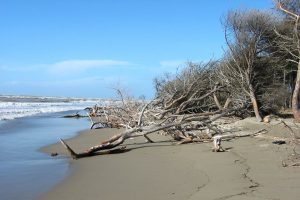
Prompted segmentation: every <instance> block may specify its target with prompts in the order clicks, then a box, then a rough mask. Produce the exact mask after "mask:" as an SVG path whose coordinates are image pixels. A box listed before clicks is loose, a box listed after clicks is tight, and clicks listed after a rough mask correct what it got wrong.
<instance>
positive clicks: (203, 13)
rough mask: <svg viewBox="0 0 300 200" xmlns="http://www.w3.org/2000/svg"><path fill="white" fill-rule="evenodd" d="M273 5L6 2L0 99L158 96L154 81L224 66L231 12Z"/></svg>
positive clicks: (0, 16)
mask: <svg viewBox="0 0 300 200" xmlns="http://www.w3.org/2000/svg"><path fill="white" fill-rule="evenodd" d="M272 6H273V5H272V1H271V0H210V1H204V0H203V1H202V0H26V1H24V0H19V1H18V0H0V27H1V29H0V30H1V32H0V72H1V73H0V94H15V95H21V94H22V95H46V96H72V97H103V98H110V97H115V94H114V91H113V90H112V87H115V86H116V85H121V87H123V88H125V89H126V90H127V91H128V93H129V94H131V95H133V96H135V97H139V96H140V95H145V96H146V97H147V98H151V97H153V95H154V89H153V82H152V81H153V78H154V77H157V76H160V75H162V74H163V73H164V72H173V73H174V72H175V71H176V69H177V67H178V66H183V63H184V62H186V61H204V62H205V61H208V60H210V59H211V58H213V59H218V58H220V57H221V56H222V54H223V49H222V48H226V45H225V43H224V33H223V28H222V25H221V23H220V21H221V19H222V18H223V17H224V16H225V14H226V13H227V12H228V10H232V9H238V8H241V9H246V8H257V9H264V10H265V9H271V8H272Z"/></svg>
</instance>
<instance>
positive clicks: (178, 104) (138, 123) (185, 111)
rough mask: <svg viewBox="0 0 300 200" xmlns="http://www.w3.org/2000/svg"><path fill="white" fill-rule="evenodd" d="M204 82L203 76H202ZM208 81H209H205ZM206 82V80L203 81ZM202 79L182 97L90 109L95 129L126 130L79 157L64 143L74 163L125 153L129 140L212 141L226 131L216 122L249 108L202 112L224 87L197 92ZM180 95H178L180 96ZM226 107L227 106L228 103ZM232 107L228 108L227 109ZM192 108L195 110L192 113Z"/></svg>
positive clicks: (78, 154)
mask: <svg viewBox="0 0 300 200" xmlns="http://www.w3.org/2000/svg"><path fill="white" fill-rule="evenodd" d="M202 78H203V76H202ZM205 78H208V77H205ZM201 80H202V81H203V79H201ZM198 81H200V79H194V80H193V81H191V82H190V83H189V84H188V83H186V85H185V86H186V88H187V89H186V88H182V90H181V91H180V92H181V94H180V95H172V96H168V95H164V96H161V97H159V98H157V99H155V100H153V101H150V102H147V101H134V100H131V99H126V100H125V99H123V95H122V99H121V101H118V102H114V103H113V104H112V105H101V106H97V105H96V106H94V107H92V108H87V109H86V110H88V111H89V113H88V115H89V117H90V119H91V122H92V126H91V128H94V127H95V125H101V127H109V128H120V127H122V128H124V129H125V130H124V132H122V133H120V134H116V135H114V136H112V137H111V138H109V139H108V140H106V141H103V142H101V143H100V144H99V145H96V146H92V147H90V148H89V149H87V150H86V151H84V152H79V153H76V152H75V151H74V150H73V149H72V148H71V147H70V146H69V145H68V144H67V143H66V142H65V141H64V140H62V139H61V143H62V144H63V145H64V147H65V148H66V149H67V150H68V152H69V153H70V154H71V156H72V157H73V158H74V159H78V158H82V157H87V156H92V155H95V153H97V154H98V152H103V151H106V152H108V153H109V152H110V151H111V150H116V151H122V150H124V148H125V147H124V146H122V147H121V148H119V146H120V145H121V144H123V143H124V142H125V141H126V140H127V139H129V138H136V137H144V138H145V139H146V140H147V141H148V142H153V141H152V140H151V139H150V137H149V136H148V135H150V134H151V133H155V132H158V131H160V132H163V133H164V134H165V135H169V136H171V137H172V138H173V139H174V140H175V141H178V144H185V143H191V142H207V141H209V142H210V141H212V137H213V136H214V135H220V134H222V133H223V131H222V130H221V129H220V128H218V127H217V126H216V125H215V124H214V122H215V121H216V120H218V119H220V118H222V117H225V116H230V115H233V114H235V113H236V112H237V111H240V110H241V109H245V107H246V106H237V107H236V106H234V104H232V105H233V106H231V107H230V108H225V107H224V108H222V109H218V107H217V106H214V107H215V109H211V110H210V111H209V110H204V111H203V110H202V109H199V108H205V107H206V108H208V107H210V106H211V103H212V102H215V99H216V95H215V94H216V93H217V92H219V91H221V90H222V88H223V86H221V85H219V84H215V85H214V86H212V87H211V89H208V88H207V87H204V88H203V87H202V89H201V87H200V88H195V84H196V83H197V82H198ZM178 93H179V92H177V94H178ZM225 104H226V103H225ZM227 106H228V105H227ZM191 108H192V109H191Z"/></svg>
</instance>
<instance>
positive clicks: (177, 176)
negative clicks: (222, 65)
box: [39, 121, 300, 200]
mask: <svg viewBox="0 0 300 200" xmlns="http://www.w3.org/2000/svg"><path fill="white" fill-rule="evenodd" d="M245 124H246V125H245ZM238 125H240V126H241V127H242V126H243V128H244V129H245V130H246V129H247V130H248V131H252V130H256V129H258V128H267V129H270V130H273V129H274V130H273V132H274V133H275V134H276V132H278V130H279V132H281V131H286V130H285V129H284V128H280V127H279V126H277V127H276V126H271V125H263V124H256V123H253V124H251V123H249V122H248V121H246V122H245V123H240V124H238ZM276 130H277V131H276ZM118 131H121V130H117V129H98V130H88V131H84V132H82V133H81V134H80V135H78V136H77V137H75V138H73V139H70V140H67V142H68V144H70V146H71V147H73V148H74V150H75V151H83V150H85V149H87V148H88V147H89V146H91V145H95V144H98V143H99V141H101V140H104V139H107V138H108V137H109V136H111V135H112V134H114V133H116V132H118ZM150 137H151V139H153V140H154V141H156V143H153V144H149V143H145V141H144V139H143V138H136V139H132V140H128V141H126V143H125V144H124V145H126V146H127V149H128V151H127V152H124V153H119V154H112V155H98V156H94V157H89V158H82V159H79V160H71V159H70V168H71V170H70V175H69V176H68V177H67V178H66V179H65V180H64V181H63V182H61V183H60V184H58V185H57V186H55V187H54V188H53V189H52V190H51V191H49V192H48V193H45V194H43V195H42V196H40V198H39V199H43V200H50V199H51V200H54V199H70V200H71V199H72V200H76V199H78V200H79V199H106V200H117V199H126V200H127V199H128V200H131V199H145V200H150V199H151V200H153V199H155V200H157V199H162V200H167V199H173V200H174V199H175V200H177V199H178V200H183V199H191V200H193V199H195V200H198V199H219V200H221V199H232V200H234V199H245V200H246V199H290V200H292V199H295V200H296V199H297V200H298V199H299V197H300V168H299V167H282V160H283V159H285V158H286V157H287V156H288V155H289V154H290V153H291V152H292V146H290V145H276V144H272V140H270V139H265V138H253V137H246V138H239V139H235V140H232V141H227V142H226V141H224V142H223V145H222V146H223V147H225V148H228V149H229V151H228V152H224V153H214V152H212V151H211V144H210V143H204V144H203V143H202V144H185V145H176V144H174V143H173V142H172V141H171V140H170V138H168V137H166V136H161V135H158V134H152V135H150ZM43 151H45V152H48V153H50V152H58V153H59V154H62V155H60V156H62V157H65V156H68V155H66V152H65V149H64V148H63V147H62V145H61V144H54V145H51V146H48V147H45V148H44V149H43Z"/></svg>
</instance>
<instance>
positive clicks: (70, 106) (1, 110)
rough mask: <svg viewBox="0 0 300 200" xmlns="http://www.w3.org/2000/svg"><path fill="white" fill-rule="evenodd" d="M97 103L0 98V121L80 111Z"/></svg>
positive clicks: (86, 100)
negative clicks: (42, 114)
mask: <svg viewBox="0 0 300 200" xmlns="http://www.w3.org/2000/svg"><path fill="white" fill-rule="evenodd" d="M3 99H5V100H3ZM98 102H99V99H91V100H89V99H79V98H78V99H74V98H73V99H70V98H59V99H58V98H57V97H53V98H49V97H27V96H25V97H24V96H17V97H16V96H5V97H4V96H1V97H0V120H11V119H16V118H20V117H26V116H32V115H36V114H41V113H55V112H63V111H71V110H82V109H84V108H86V107H90V106H93V105H95V104H97V103H98Z"/></svg>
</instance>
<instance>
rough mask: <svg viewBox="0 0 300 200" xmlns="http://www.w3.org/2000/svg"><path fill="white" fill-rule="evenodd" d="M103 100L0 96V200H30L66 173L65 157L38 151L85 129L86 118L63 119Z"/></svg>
mask: <svg viewBox="0 0 300 200" xmlns="http://www.w3.org/2000/svg"><path fill="white" fill-rule="evenodd" d="M100 101H103V99H102V100H101V99H88V98H64V97H37V96H13V95H0V199H1V200H19V199H20V200H32V199H36V198H37V197H38V196H39V195H41V194H42V193H44V192H46V191H48V190H50V189H51V188H52V187H53V186H54V185H56V184H57V183H59V182H60V181H61V180H63V179H64V178H65V176H66V175H67V174H68V172H69V167H70V166H69V163H68V160H69V159H70V158H68V157H61V156H58V157H51V156H50V155H48V154H45V153H42V152H40V151H39V149H40V148H41V147H43V146H46V145H49V144H52V143H56V142H58V140H59V138H64V139H67V138H71V137H74V136H75V135H76V134H77V133H78V132H79V131H81V130H84V129H87V128H89V125H90V122H89V119H88V118H78V119H75V118H64V117H63V116H65V115H70V114H75V113H77V112H79V113H82V114H83V115H84V114H85V112H84V108H86V107H91V106H93V105H95V104H98V103H99V102H100Z"/></svg>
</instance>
